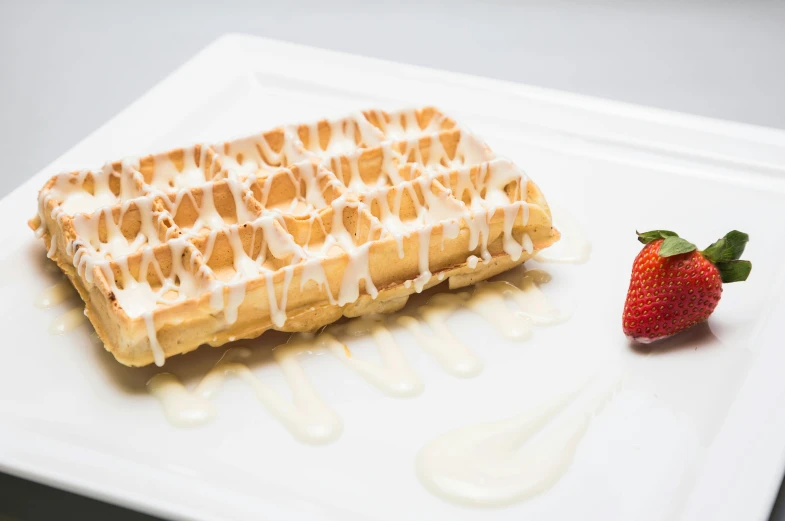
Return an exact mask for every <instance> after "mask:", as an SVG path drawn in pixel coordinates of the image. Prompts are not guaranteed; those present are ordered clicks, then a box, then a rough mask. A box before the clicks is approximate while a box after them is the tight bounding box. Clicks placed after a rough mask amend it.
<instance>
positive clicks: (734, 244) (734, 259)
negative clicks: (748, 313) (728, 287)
mask: <svg viewBox="0 0 785 521" xmlns="http://www.w3.org/2000/svg"><path fill="white" fill-rule="evenodd" d="M749 240H750V236H749V235H747V234H746V233H744V232H740V231H738V230H733V231H731V232H728V233H727V234H726V235H725V237H723V238H722V239H720V240H718V241H717V242H715V243H714V244H712V245H711V246H709V247H708V248H706V249H705V250H703V251H702V252H701V254H703V256H704V257H706V259H707V260H708V261H709V262H711V263H712V264H714V265H715V266H717V269H718V270H720V276H721V277H722V282H724V283H725V284H728V283H731V282H739V281H743V280H747V277H748V276H749V275H750V271H752V263H751V262H750V261H747V260H739V259H741V255H742V253H744V247H745V246H747V243H748V242H749Z"/></svg>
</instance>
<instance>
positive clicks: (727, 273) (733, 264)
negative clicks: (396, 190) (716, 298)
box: [717, 260, 752, 284]
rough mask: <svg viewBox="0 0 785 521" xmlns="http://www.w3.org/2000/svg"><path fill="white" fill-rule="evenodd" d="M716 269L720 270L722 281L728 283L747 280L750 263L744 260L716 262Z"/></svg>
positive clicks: (750, 269)
mask: <svg viewBox="0 0 785 521" xmlns="http://www.w3.org/2000/svg"><path fill="white" fill-rule="evenodd" d="M717 269H718V270H719V271H720V277H721V278H722V282H724V283H725V284H730V283H731V282H741V281H743V280H747V277H749V275H750V271H752V263H751V262H750V261H746V260H732V261H725V262H718V263H717Z"/></svg>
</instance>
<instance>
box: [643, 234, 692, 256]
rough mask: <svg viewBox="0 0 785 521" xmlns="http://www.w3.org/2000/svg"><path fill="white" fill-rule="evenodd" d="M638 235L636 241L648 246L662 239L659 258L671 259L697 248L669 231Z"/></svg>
mask: <svg viewBox="0 0 785 521" xmlns="http://www.w3.org/2000/svg"><path fill="white" fill-rule="evenodd" d="M635 233H637V234H638V240H639V241H640V242H642V243H643V244H649V243H650V242H654V241H656V240H659V239H663V241H662V244H660V257H673V256H674V255H680V254H682V253H689V252H691V251H695V250H697V249H698V248H697V246H695V245H694V244H692V243H691V242H689V241H688V240H686V239H682V238H681V237H679V236H678V235H677V234H676V232H672V231H669V230H654V231H651V232H644V233H639V232H635Z"/></svg>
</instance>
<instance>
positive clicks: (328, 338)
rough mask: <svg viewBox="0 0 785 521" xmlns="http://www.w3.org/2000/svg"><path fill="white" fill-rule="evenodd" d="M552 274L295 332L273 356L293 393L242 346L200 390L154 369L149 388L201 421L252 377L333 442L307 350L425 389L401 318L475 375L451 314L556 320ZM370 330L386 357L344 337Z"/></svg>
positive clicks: (308, 437) (377, 377) (466, 374)
mask: <svg viewBox="0 0 785 521" xmlns="http://www.w3.org/2000/svg"><path fill="white" fill-rule="evenodd" d="M548 280H550V276H549V275H548V274H547V273H546V272H544V271H541V270H530V271H526V272H525V273H524V275H523V276H522V279H521V283H520V287H518V286H515V285H513V284H510V283H507V282H489V283H480V284H478V285H477V286H476V288H475V290H474V292H473V293H471V294H470V293H469V292H459V293H442V294H437V295H434V296H433V297H432V298H431V299H430V300H429V301H428V302H427V303H426V304H425V305H423V306H420V308H418V309H417V310H416V317H412V316H398V317H397V318H396V317H392V318H389V319H384V318H382V317H379V316H369V317H361V318H356V319H353V320H351V321H349V322H348V323H347V324H345V325H340V326H331V327H328V328H327V329H326V330H325V331H324V332H323V333H322V334H320V335H319V336H317V337H309V336H306V335H293V336H292V337H291V338H292V340H291V341H290V342H289V343H287V344H283V345H280V346H278V347H276V348H275V349H274V350H273V358H274V360H275V361H276V362H277V363H278V365H279V366H280V367H281V369H282V371H283V373H284V376H285V377H286V381H287V383H288V385H289V388H290V389H291V392H292V400H288V399H285V398H283V397H281V396H280V395H279V394H278V393H277V392H275V391H274V390H273V389H272V388H270V387H268V386H267V385H266V384H265V383H264V382H263V381H262V380H260V379H259V378H257V377H256V376H255V375H254V373H253V371H252V370H251V369H250V368H249V367H248V366H246V365H244V364H242V363H241V362H239V361H238V359H240V358H244V357H247V356H248V354H249V351H248V350H247V349H237V348H235V349H230V350H229V351H227V352H226V354H225V356H224V357H223V358H222V359H221V360H220V361H219V362H218V364H217V365H216V366H215V367H214V368H213V369H212V370H210V372H209V373H208V374H207V375H206V376H205V377H204V378H203V379H202V381H201V382H200V383H199V384H198V385H197V386H196V388H195V389H194V390H193V391H188V390H187V389H186V388H185V386H184V385H183V384H182V383H181V382H180V381H179V380H178V379H177V378H176V377H175V376H173V375H171V374H168V373H162V374H159V375H156V376H154V377H153V378H152V379H151V380H150V382H149V383H148V389H149V391H150V392H151V393H152V394H153V395H154V396H156V397H157V398H158V399H159V400H160V401H161V403H162V405H163V408H164V414H165V416H166V417H167V419H168V420H169V421H170V422H171V423H172V424H174V425H177V426H190V425H199V424H202V423H206V422H208V421H210V420H211V419H212V418H213V417H214V415H215V411H214V406H213V404H212V403H211V402H210V398H211V397H212V396H214V395H215V394H216V392H217V391H218V389H220V387H221V385H222V384H223V382H224V381H225V379H226V377H229V376H232V377H236V378H239V379H241V380H242V381H244V382H246V383H248V384H249V386H250V387H251V388H252V389H253V390H254V391H255V393H256V396H257V398H258V399H259V401H260V402H261V403H262V405H263V406H264V407H265V408H266V409H267V410H268V411H269V412H270V413H271V414H272V415H273V416H274V417H275V418H276V419H278V420H279V421H280V422H281V423H282V424H283V425H284V426H285V427H286V428H287V429H288V430H289V431H290V432H291V434H292V435H293V436H294V437H295V438H297V439H298V440H300V441H303V442H306V443H317V444H318V443H328V442H330V441H333V440H335V439H337V438H338V437H339V436H340V434H341V431H342V420H341V418H340V417H339V416H338V415H337V414H336V413H335V411H334V410H333V409H332V408H330V407H329V406H328V405H327V404H326V403H325V402H324V401H323V400H322V398H321V397H320V396H319V394H318V392H317V391H316V389H314V387H313V386H312V385H311V383H310V381H309V380H308V378H307V376H306V374H305V372H304V371H303V368H302V366H301V365H300V363H299V362H298V360H297V355H298V354H299V353H300V352H303V351H314V350H318V349H324V350H326V351H329V352H330V353H332V354H333V355H334V356H336V357H337V358H338V359H339V360H341V361H342V362H343V363H344V365H345V366H346V367H348V368H349V369H350V370H352V371H353V372H355V373H356V374H358V375H359V376H360V377H361V378H363V379H364V380H365V381H366V382H367V383H369V384H370V385H372V386H373V387H375V388H377V389H378V390H379V391H381V392H382V393H384V394H387V395H389V396H392V397H398V398H401V397H413V396H417V395H419V394H421V393H422V392H423V389H424V384H423V382H422V379H421V377H420V375H419V374H418V373H417V372H416V371H415V370H414V368H413V367H412V365H411V364H410V362H409V361H408V360H407V358H406V355H405V353H404V351H403V349H402V346H401V345H400V343H399V342H398V341H397V340H396V338H395V336H394V335H393V333H392V331H390V329H389V328H388V324H391V323H397V324H398V325H400V326H403V328H405V329H406V330H408V331H409V332H411V333H412V335H413V336H414V337H415V339H416V340H417V344H418V346H419V347H420V348H422V349H423V350H424V351H425V352H426V353H427V354H428V355H429V356H431V357H433V358H434V360H435V361H436V362H437V363H438V364H439V366H440V367H442V369H444V371H445V372H447V373H448V374H450V375H453V376H456V377H462V378H470V377H473V376H477V375H478V374H479V373H480V372H481V371H482V369H483V363H482V360H481V359H480V358H479V357H478V356H477V355H476V354H475V353H474V352H473V351H472V350H471V349H469V347H467V346H466V345H465V344H464V343H462V342H461V341H460V340H459V339H458V338H457V337H456V335H455V334H454V333H453V332H452V331H451V329H450V327H449V326H448V324H447V319H448V317H449V316H450V315H451V314H452V313H454V312H455V311H456V310H457V309H458V308H460V307H461V306H465V307H467V308H469V309H471V310H473V311H475V312H477V313H479V314H481V315H482V316H484V317H486V318H487V319H488V320H489V321H491V323H492V324H494V325H495V326H497V327H498V328H499V329H501V331H502V333H503V334H505V335H506V336H508V337H513V338H520V337H525V336H527V335H529V334H530V332H531V328H532V326H533V325H534V324H550V323H556V322H558V321H561V320H563V319H564V318H565V317H564V316H563V315H562V314H561V313H560V312H559V310H558V309H557V308H556V307H554V306H553V305H552V304H551V303H550V301H549V300H548V298H547V297H546V296H545V294H544V293H542V291H541V290H540V289H539V286H538V284H539V283H544V282H546V281H548ZM509 299H511V300H512V301H513V302H514V303H515V305H516V306H517V310H513V309H511V308H510V306H508V302H507V301H508V300H509ZM489 310H490V311H489ZM516 324H517V325H516ZM365 334H369V335H370V337H371V338H372V339H373V341H374V343H375V344H376V346H377V349H378V353H379V362H372V361H368V360H363V359H359V358H356V357H353V356H352V355H351V351H350V350H349V348H348V346H347V345H346V344H345V343H344V342H343V341H341V340H340V337H341V336H342V335H343V336H350V337H351V336H355V337H356V336H361V335H365Z"/></svg>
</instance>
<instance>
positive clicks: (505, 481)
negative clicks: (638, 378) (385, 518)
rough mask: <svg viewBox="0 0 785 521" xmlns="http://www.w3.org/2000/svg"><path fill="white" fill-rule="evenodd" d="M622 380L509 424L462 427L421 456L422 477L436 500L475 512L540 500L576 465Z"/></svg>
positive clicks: (613, 377) (600, 383)
mask: <svg viewBox="0 0 785 521" xmlns="http://www.w3.org/2000/svg"><path fill="white" fill-rule="evenodd" d="M619 382H620V378H619V376H618V374H617V373H616V374H613V373H611V374H609V375H604V374H603V375H599V376H597V377H595V378H594V379H593V380H592V381H591V382H590V383H589V385H587V386H585V388H584V389H581V390H579V391H580V392H579V391H573V392H569V393H566V394H563V395H561V396H557V397H556V398H554V399H552V400H550V401H547V402H545V403H543V404H541V405H540V406H538V407H536V408H534V409H533V410H531V411H527V412H525V413H523V414H520V415H518V416H514V417H512V418H510V419H507V420H502V421H498V422H493V423H481V424H477V425H470V426H467V427H461V428H458V429H455V430H453V431H450V432H447V433H446V434H443V435H441V436H439V437H437V438H435V439H434V440H432V441H430V442H429V443H427V444H426V445H425V446H424V447H423V448H422V449H421V450H420V452H419V453H418V454H417V458H416V469H417V476H418V478H419V479H420V481H421V482H422V484H423V485H424V486H425V488H427V489H428V490H429V491H430V492H432V493H433V494H436V495H438V496H440V497H442V498H444V499H446V500H448V501H451V502H454V503H459V504H465V505H471V506H502V505H508V504H511V503H515V502H517V501H520V500H523V499H525V498H527V497H531V496H534V495H537V494H540V493H542V492H544V491H546V490H548V489H549V488H550V487H552V486H553V485H554V484H555V483H557V482H558V481H559V479H560V478H561V476H562V475H564V473H565V472H566V471H567V469H568V468H569V467H570V465H571V464H572V461H573V458H574V456H575V452H576V450H577V448H578V445H579V443H580V441H581V439H582V437H583V435H584V433H585V432H586V430H587V429H588V426H589V423H590V421H591V419H592V417H593V416H594V415H595V414H597V413H598V411H599V410H601V409H602V408H603V406H604V405H605V404H606V403H607V402H608V401H609V400H610V398H611V396H612V395H613V393H614V392H615V390H616V389H617V387H618V385H619Z"/></svg>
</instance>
